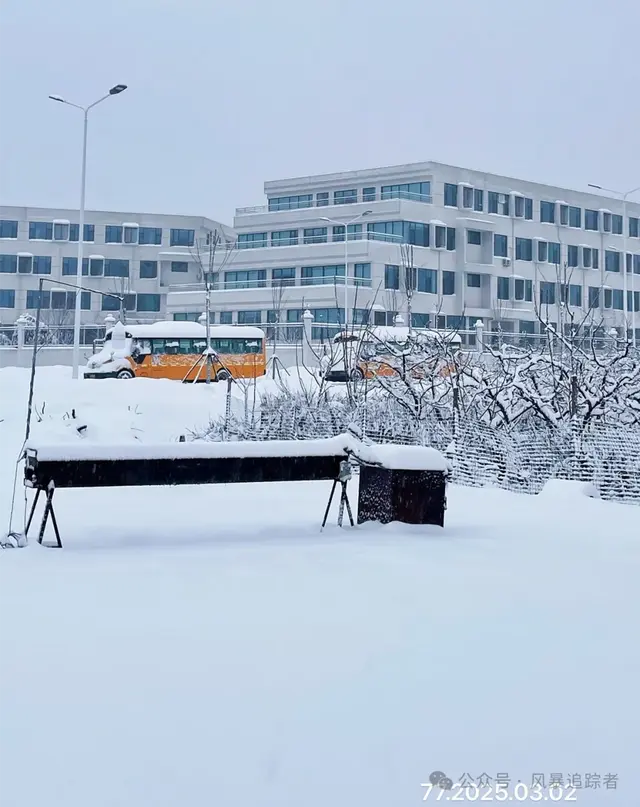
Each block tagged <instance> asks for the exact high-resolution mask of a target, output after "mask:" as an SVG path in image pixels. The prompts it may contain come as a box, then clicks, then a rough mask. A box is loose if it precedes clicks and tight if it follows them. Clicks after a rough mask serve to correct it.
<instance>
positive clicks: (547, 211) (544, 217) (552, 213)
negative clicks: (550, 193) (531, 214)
mask: <svg viewBox="0 0 640 807" xmlns="http://www.w3.org/2000/svg"><path fill="white" fill-rule="evenodd" d="M540 221H542V222H544V223H545V224H555V223H556V203H555V202H545V201H542V202H540Z"/></svg>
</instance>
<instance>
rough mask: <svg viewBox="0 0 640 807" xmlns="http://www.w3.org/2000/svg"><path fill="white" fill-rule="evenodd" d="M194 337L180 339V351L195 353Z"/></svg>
mask: <svg viewBox="0 0 640 807" xmlns="http://www.w3.org/2000/svg"><path fill="white" fill-rule="evenodd" d="M192 345H193V339H180V340H179V343H178V353H193V347H192Z"/></svg>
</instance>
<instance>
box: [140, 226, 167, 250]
mask: <svg viewBox="0 0 640 807" xmlns="http://www.w3.org/2000/svg"><path fill="white" fill-rule="evenodd" d="M138 243H139V244H141V245H142V244H149V245H151V246H156V247H159V246H161V244H162V227H139V228H138Z"/></svg>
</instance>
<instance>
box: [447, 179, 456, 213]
mask: <svg viewBox="0 0 640 807" xmlns="http://www.w3.org/2000/svg"><path fill="white" fill-rule="evenodd" d="M444 204H445V207H458V186H457V185H453V184H452V183H451V182H445V183H444Z"/></svg>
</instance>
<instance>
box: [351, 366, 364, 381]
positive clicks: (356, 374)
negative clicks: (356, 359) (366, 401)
mask: <svg viewBox="0 0 640 807" xmlns="http://www.w3.org/2000/svg"><path fill="white" fill-rule="evenodd" d="M351 380H352V381H364V373H363V372H362V370H361V369H360V367H356V368H355V370H352V371H351Z"/></svg>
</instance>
